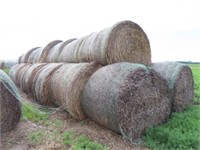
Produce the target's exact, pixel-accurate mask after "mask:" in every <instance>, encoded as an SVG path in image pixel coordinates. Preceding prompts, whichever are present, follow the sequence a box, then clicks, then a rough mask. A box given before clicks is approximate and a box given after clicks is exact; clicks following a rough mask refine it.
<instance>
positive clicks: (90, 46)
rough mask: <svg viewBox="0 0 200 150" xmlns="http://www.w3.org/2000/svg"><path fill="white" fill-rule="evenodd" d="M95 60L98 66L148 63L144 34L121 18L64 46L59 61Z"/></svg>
mask: <svg viewBox="0 0 200 150" xmlns="http://www.w3.org/2000/svg"><path fill="white" fill-rule="evenodd" d="M94 60H95V61H98V62H100V63H101V64H102V65H106V64H111V63H116V62H122V61H126V62H134V63H143V64H145V65H149V64H150V63H151V50H150V44H149V40H148V37H147V35H146V34H145V32H144V31H143V30H142V28H141V27H140V26H139V25H138V24H136V23H134V22H131V21H122V22H119V23H117V24H115V25H114V26H112V27H110V28H106V29H104V30H102V31H100V32H99V33H92V34H90V35H88V36H85V37H82V38H80V39H77V40H75V41H73V42H71V43H70V44H68V45H67V46H65V47H64V48H63V50H62V52H61V54H60V56H59V61H60V62H72V63H78V62H90V61H94Z"/></svg>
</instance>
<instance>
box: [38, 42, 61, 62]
mask: <svg viewBox="0 0 200 150" xmlns="http://www.w3.org/2000/svg"><path fill="white" fill-rule="evenodd" d="M61 42H62V41H61V40H54V41H51V42H50V43H48V44H47V45H46V46H45V47H44V49H43V50H42V53H41V55H40V58H39V62H40V63H43V62H47V56H48V53H49V51H50V50H51V49H52V48H53V47H54V46H55V45H57V44H58V43H61Z"/></svg>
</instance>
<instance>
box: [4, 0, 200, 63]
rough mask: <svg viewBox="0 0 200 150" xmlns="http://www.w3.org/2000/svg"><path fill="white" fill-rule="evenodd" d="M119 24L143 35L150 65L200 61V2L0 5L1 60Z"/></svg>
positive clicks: (52, 0)
mask: <svg viewBox="0 0 200 150" xmlns="http://www.w3.org/2000/svg"><path fill="white" fill-rule="evenodd" d="M122 20H131V21H133V22H136V23H137V24H139V25H140V26H141V27H142V28H143V30H144V31H145V32H146V34H147V36H148V37H149V40H150V44H151V51H152V61H153V62H157V61H174V60H184V61H199V62H200V0H1V1H0V60H1V59H17V58H18V57H19V56H20V55H21V54H23V53H24V52H26V51H28V50H29V49H31V48H33V47H37V46H40V47H44V46H45V45H46V44H48V43H49V42H50V41H52V40H57V39H60V40H63V41H65V40H67V39H70V38H80V37H82V36H85V35H88V34H90V33H92V32H96V31H100V30H102V29H104V28H105V27H109V26H112V25H113V24H115V23H117V22H119V21H122Z"/></svg>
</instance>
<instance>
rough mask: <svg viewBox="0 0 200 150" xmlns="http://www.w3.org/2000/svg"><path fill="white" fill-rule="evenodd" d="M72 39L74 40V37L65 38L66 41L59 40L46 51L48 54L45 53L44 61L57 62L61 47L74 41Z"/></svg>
mask: <svg viewBox="0 0 200 150" xmlns="http://www.w3.org/2000/svg"><path fill="white" fill-rule="evenodd" d="M74 40H75V38H73V39H69V40H67V41H65V42H60V43H58V44H56V45H55V46H54V47H53V48H52V49H51V50H50V51H49V53H48V55H47V59H46V61H47V62H48V63H52V62H59V61H58V57H59V55H60V53H61V51H62V49H63V48H64V47H65V46H66V45H67V44H69V43H71V42H72V41H74Z"/></svg>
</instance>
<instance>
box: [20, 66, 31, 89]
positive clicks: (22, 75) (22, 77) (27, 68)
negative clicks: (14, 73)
mask: <svg viewBox="0 0 200 150" xmlns="http://www.w3.org/2000/svg"><path fill="white" fill-rule="evenodd" d="M31 66H32V64H26V65H25V66H24V67H23V68H21V69H20V71H19V72H18V80H19V87H20V88H21V89H22V90H23V91H25V90H24V88H25V87H24V82H25V80H26V79H25V75H26V72H27V71H28V70H29V68H30V67H31Z"/></svg>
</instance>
